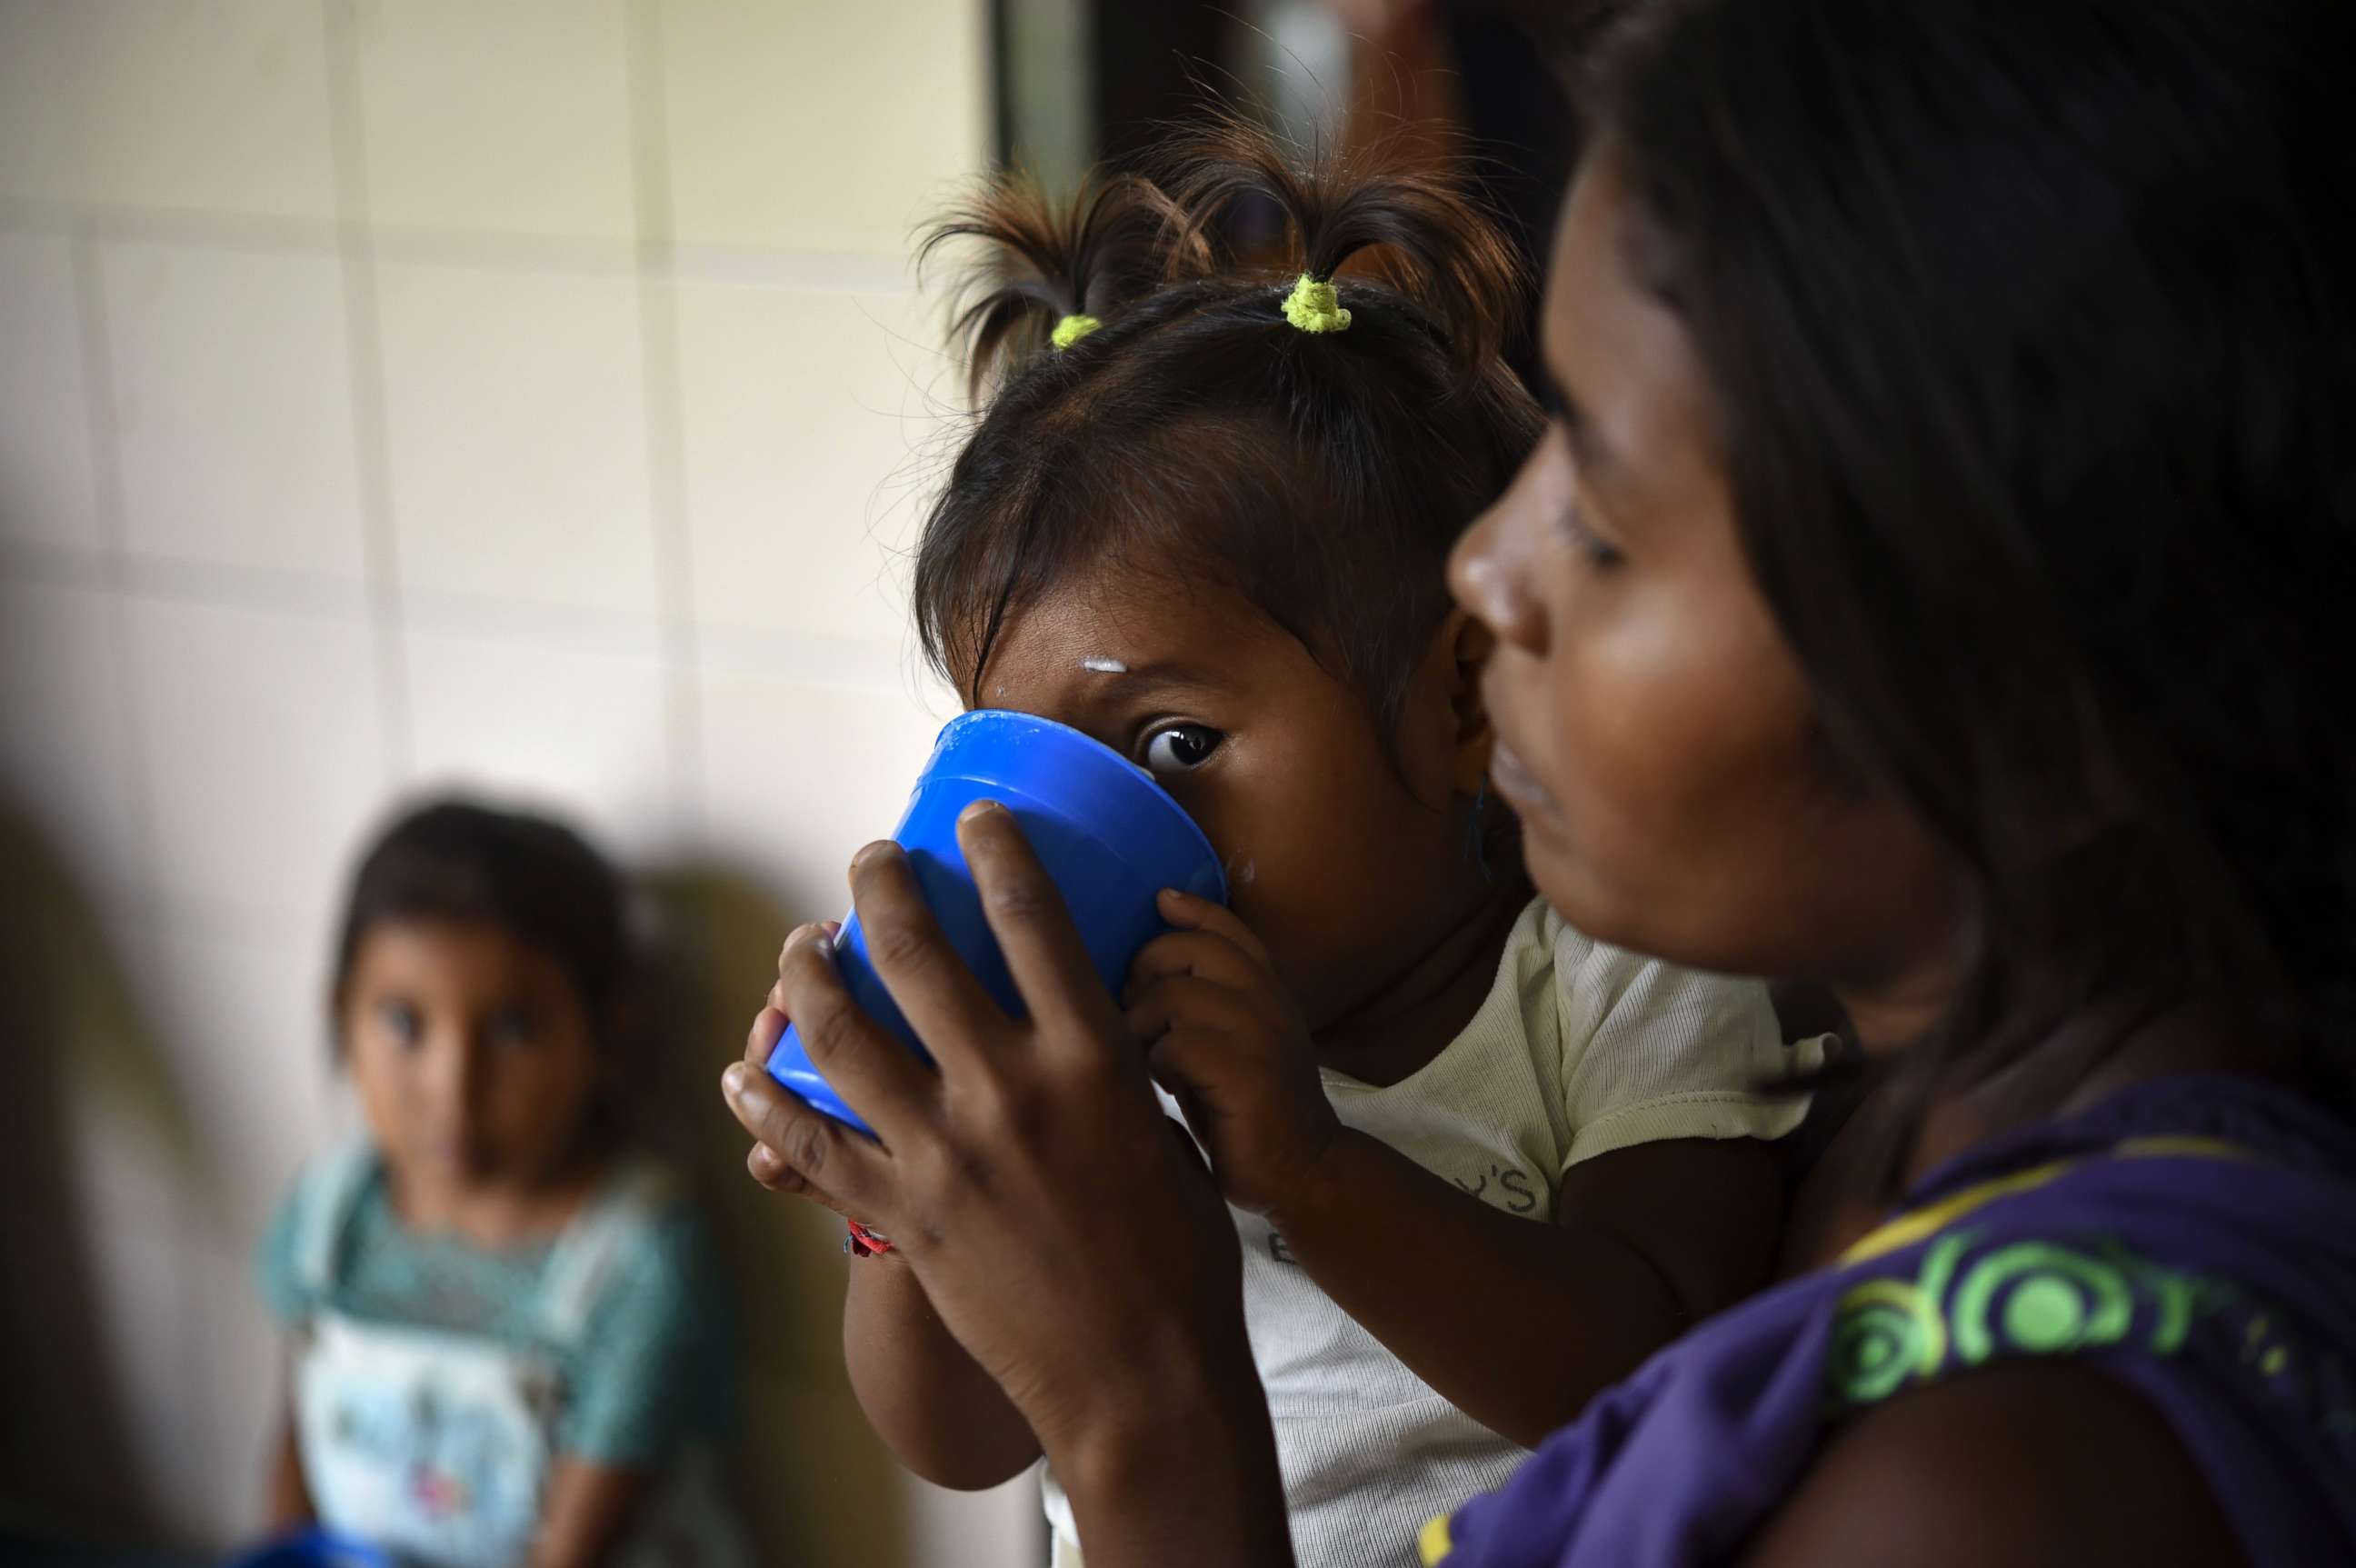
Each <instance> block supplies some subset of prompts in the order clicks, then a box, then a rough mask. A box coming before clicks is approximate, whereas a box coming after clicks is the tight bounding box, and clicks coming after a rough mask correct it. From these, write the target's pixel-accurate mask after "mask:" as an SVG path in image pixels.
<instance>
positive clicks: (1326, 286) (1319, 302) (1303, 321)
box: [1284, 273, 1350, 332]
mask: <svg viewBox="0 0 2356 1568" xmlns="http://www.w3.org/2000/svg"><path fill="white" fill-rule="evenodd" d="M1284 318H1285V319H1286V320H1287V321H1290V322H1291V323H1292V324H1293V325H1294V326H1295V327H1298V328H1301V330H1302V331H1303V332H1346V331H1348V330H1349V328H1350V313H1349V312H1348V311H1346V310H1344V309H1343V308H1342V302H1341V298H1340V296H1339V295H1336V294H1335V293H1334V292H1333V285H1332V284H1330V283H1319V282H1318V281H1317V280H1316V279H1315V278H1313V277H1311V276H1310V275H1309V274H1307V273H1303V274H1301V281H1300V282H1299V283H1296V284H1294V285H1292V292H1291V293H1290V294H1288V295H1285V296H1284Z"/></svg>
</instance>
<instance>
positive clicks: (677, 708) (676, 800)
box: [622, 0, 705, 839]
mask: <svg viewBox="0 0 2356 1568" xmlns="http://www.w3.org/2000/svg"><path fill="white" fill-rule="evenodd" d="M624 4H625V5H626V18H625V20H626V31H625V35H624V38H623V46H622V48H623V57H624V59H623V69H624V71H625V74H626V83H625V85H626V93H627V99H628V113H629V117H630V186H631V196H632V209H633V211H634V213H635V216H636V227H637V263H638V265H637V288H638V344H639V353H640V357H641V361H642V370H641V374H640V384H641V393H642V397H643V400H644V409H645V420H646V440H647V489H648V515H649V517H650V518H651V520H652V521H653V524H654V531H655V539H654V545H655V571H656V573H657V575H658V576H659V583H658V585H657V586H658V589H659V600H660V603H661V606H662V611H661V619H662V647H663V664H664V679H663V711H664V716H665V720H666V723H667V725H668V727H669V745H670V754H671V755H670V766H669V769H668V770H667V771H668V774H669V783H670V790H671V802H670V809H671V817H672V822H673V824H674V827H675V829H676V831H678V832H680V834H681V836H682V837H684V838H688V839H694V838H699V837H701V834H702V831H703V828H704V826H705V824H704V822H703V788H702V786H703V711H702V702H701V692H700V688H699V685H698V680H699V672H698V664H699V658H700V650H699V648H698V637H697V631H696V623H695V557H694V544H693V540H692V539H691V535H690V531H689V526H688V500H687V435H686V428H685V423H684V417H683V413H682V410H681V408H680V382H681V374H680V333H679V300H678V290H677V286H676V283H675V279H674V271H675V262H676V252H677V242H676V240H677V237H676V234H675V228H676V223H675V218H674V214H673V212H672V209H671V189H670V137H669V122H668V120H667V118H666V115H665V113H664V109H665V105H664V99H663V59H662V25H661V21H660V19H659V17H658V16H656V14H655V9H654V6H653V5H651V4H650V3H649V0H624Z"/></svg>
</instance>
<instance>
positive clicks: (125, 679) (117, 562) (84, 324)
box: [69, 220, 163, 904]
mask: <svg viewBox="0 0 2356 1568" xmlns="http://www.w3.org/2000/svg"><path fill="white" fill-rule="evenodd" d="M69 245H70V252H71V255H72V258H73V280H74V313H75V316H76V318H77V319H76V321H75V328H76V334H75V335H76V336H77V337H78V338H80V345H81V373H82V397H83V400H84V402H85V403H86V404H87V409H86V417H87V418H88V420H89V422H90V464H91V489H92V491H93V496H94V499H96V501H97V503H98V526H99V575H98V580H99V585H100V586H101V587H102V590H103V592H104V595H105V599H106V608H107V618H108V620H109V622H110V623H111V624H112V628H113V638H114V658H113V660H112V665H113V671H114V695H115V702H114V710H115V711H114V725H115V727H116V731H117V735H116V739H117V740H118V741H119V742H120V743H121V744H122V746H123V756H124V757H127V758H129V759H130V764H131V766H130V768H128V770H127V771H128V772H129V773H130V778H129V779H126V780H125V781H124V790H125V793H126V794H127V795H128V796H129V798H130V811H131V824H130V826H131V832H132V836H133V838H134V840H135V841H136V842H135V843H134V845H133V846H132V847H133V850H134V857H135V859H136V861H137V864H138V869H137V870H136V871H135V872H134V873H133V878H132V887H131V889H130V890H131V892H132V895H133V896H134V897H137V898H139V899H141V900H142V901H144V902H145V903H149V904H153V903H154V902H155V900H156V898H157V896H158V893H159V890H160V889H159V884H158V879H157V873H156V869H155V868H156V866H157V865H158V864H159V863H158V860H157V856H158V854H160V852H161V851H162V848H163V829H162V826H161V824H160V823H159V822H158V821H157V814H156V809H155V772H156V769H155V764H156V758H155V757H151V756H149V755H148V746H147V726H146V725H145V723H143V722H142V721H143V720H144V718H145V714H146V699H145V694H144V693H143V691H142V682H141V681H140V679H139V628H138V625H137V621H136V618H135V616H134V600H133V596H132V595H131V594H130V593H129V591H128V579H129V575H130V569H129V555H130V532H131V530H130V520H129V518H128V516H127V513H126V503H125V502H124V500H123V443H122V435H123V432H122V426H121V422H120V420H119V418H118V416H117V409H116V403H115V394H114V348H113V334H112V328H111V326H110V325H109V322H108V318H107V310H106V275H105V272H104V269H103V268H102V266H101V265H100V264H99V254H98V241H97V239H96V237H95V236H94V235H93V234H92V233H91V229H90V227H89V225H87V224H85V223H83V222H81V221H80V220H76V221H75V223H74V225H73V229H72V232H71V237H70V240H69Z"/></svg>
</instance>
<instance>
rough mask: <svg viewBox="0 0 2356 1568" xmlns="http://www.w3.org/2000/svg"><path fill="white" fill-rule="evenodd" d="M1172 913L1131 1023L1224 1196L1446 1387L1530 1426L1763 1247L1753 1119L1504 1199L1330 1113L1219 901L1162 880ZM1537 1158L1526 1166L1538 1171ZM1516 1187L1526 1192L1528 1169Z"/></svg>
mask: <svg viewBox="0 0 2356 1568" xmlns="http://www.w3.org/2000/svg"><path fill="white" fill-rule="evenodd" d="M1162 913H1163V914H1164V915H1165V916H1166V917H1168V918H1169V919H1170V920H1171V922H1172V924H1173V925H1175V926H1177V927H1179V928H1180V931H1181V934H1179V935H1175V936H1171V937H1165V938H1163V939H1162V940H1160V941H1158V942H1156V943H1155V944H1153V946H1152V947H1150V948H1148V949H1147V950H1146V951H1145V952H1144V953H1143V954H1142V955H1141V956H1140V958H1139V960H1138V963H1137V966H1136V968H1135V970H1134V971H1133V972H1132V973H1131V977H1130V997H1129V1004H1130V1007H1129V1021H1130V1028H1131V1030H1132V1032H1134V1033H1135V1034H1136V1035H1137V1036H1139V1037H1140V1038H1141V1039H1143V1040H1145V1041H1148V1042H1151V1058H1150V1059H1151V1062H1152V1065H1153V1070H1154V1076H1155V1077H1156V1078H1157V1079H1161V1080H1162V1084H1163V1087H1165V1088H1167V1089H1169V1090H1171V1091H1172V1092H1173V1093H1174V1094H1176V1095H1177V1096H1178V1098H1179V1099H1180V1101H1182V1102H1183V1104H1184V1106H1185V1108H1186V1113H1187V1120H1188V1122H1190V1123H1191V1124H1192V1125H1193V1127H1194V1132H1195V1134H1196V1136H1198V1137H1200V1138H1201V1139H1202V1140H1203V1141H1204V1144H1205V1146H1206V1147H1207V1148H1208V1149H1209V1151H1210V1155H1211V1162H1212V1165H1214V1167H1215V1169H1216V1170H1217V1173H1218V1177H1219V1185H1220V1187H1221V1188H1222V1189H1223V1190H1224V1191H1225V1193H1226V1197H1227V1200H1228V1201H1229V1202H1230V1203H1233V1204H1235V1205H1236V1206H1237V1207H1238V1208H1244V1209H1247V1210H1248V1211H1250V1212H1253V1213H1256V1214H1260V1215H1264V1216H1266V1217H1267V1218H1268V1219H1269V1221H1270V1222H1271V1223H1272V1224H1273V1225H1274V1226H1275V1227H1276V1230H1277V1233H1278V1235H1279V1236H1280V1237H1281V1238H1282V1240H1283V1244H1284V1246H1285V1249H1286V1255H1287V1256H1288V1257H1289V1258H1290V1260H1291V1261H1292V1262H1297V1263H1299V1264H1300V1265H1301V1267H1303V1268H1305V1269H1307V1270H1308V1271H1309V1273H1310V1275H1311V1277H1312V1278H1313V1279H1314V1280H1316V1282H1317V1283H1318V1284H1319V1285H1320V1286H1321V1287H1323V1290H1324V1291H1325V1294H1328V1295H1330V1296H1332V1297H1333V1300H1334V1301H1335V1302H1336V1303H1338V1304H1339V1305H1341V1307H1342V1308H1343V1310H1344V1311H1345V1312H1347V1313H1349V1314H1350V1316H1353V1317H1355V1318H1356V1319H1357V1320H1358V1321H1359V1322H1360V1323H1361V1324H1363V1325H1365V1327H1366V1328H1367V1329H1368V1331H1370V1332H1371V1333H1373V1334H1374V1336H1375V1337H1376V1338H1378V1339H1380V1340H1381V1341H1382V1342H1383V1344H1384V1345H1385V1346H1386V1347H1387V1348H1389V1350H1390V1351H1391V1353H1392V1354H1393V1355H1395V1356H1397V1357H1398V1359H1400V1360H1401V1361H1403V1362H1405V1363H1406V1364H1407V1365H1408V1367H1409V1368H1411V1369H1413V1370H1414V1371H1415V1373H1416V1374H1417V1375H1418V1376H1419V1377H1420V1378H1422V1379H1423V1380H1424V1381H1426V1382H1428V1383H1430V1385H1431V1386H1432V1387H1433V1388H1434V1389H1437V1390H1438V1391H1440V1393H1441V1394H1443V1395H1444V1396H1446V1397H1447V1399H1448V1400H1449V1401H1450V1402H1451V1403H1453V1404H1455V1405H1456V1406H1457V1407H1458V1408H1460V1409H1462V1410H1463V1411H1465V1412H1467V1413H1469V1414H1471V1415H1472V1417H1473V1418H1474V1419H1476V1420H1478V1421H1480V1422H1481V1423H1483V1424H1484V1425H1486V1426H1488V1427H1490V1428H1492V1429H1493V1430H1494V1431H1496V1432H1499V1433H1502V1434H1505V1436H1507V1437H1510V1438H1513V1439H1514V1440H1515V1441H1516V1442H1520V1443H1525V1444H1534V1443H1536V1442H1537V1440H1538V1439H1539V1438H1540V1437H1542V1436H1544V1435H1545V1434H1547V1433H1549V1432H1552V1431H1553V1430H1555V1429H1556V1428H1557V1427H1558V1426H1560V1425H1562V1424H1563V1423H1565V1422H1567V1421H1569V1420H1570V1419H1571V1418H1572V1417H1573V1416H1575V1415H1577V1414H1578V1413H1579V1412H1580V1409H1581V1408H1583V1407H1584V1406H1585V1405H1586V1403H1587V1402H1588V1401H1589V1400H1590V1399H1591V1398H1593V1397H1594V1396H1595V1395H1596V1394H1597V1393H1599V1392H1601V1391H1602V1390H1604V1389H1605V1388H1608V1387H1610V1386H1611V1385H1612V1383H1614V1382H1617V1381H1618V1380H1620V1379H1622V1378H1623V1377H1625V1376H1626V1375H1627V1374H1628V1373H1630V1372H1631V1371H1633V1370H1634V1369H1635V1368H1636V1367H1637V1365H1638V1364H1639V1363H1640V1362H1642V1361H1643V1360H1644V1358H1645V1357H1646V1356H1647V1355H1649V1354H1651V1353H1652V1352H1653V1351H1655V1350H1656V1349H1658V1348H1661V1347H1662V1346H1663V1345H1665V1344H1667V1343H1668V1342H1669V1341H1670V1340H1671V1339H1673V1338H1675V1337H1676V1336H1677V1335H1678V1334H1680V1333H1682V1332H1684V1331H1685V1329H1687V1327H1689V1326H1692V1325H1693V1324H1694V1323H1695V1322H1697V1320H1699V1319H1700V1318H1702V1317H1704V1316H1708V1315H1709V1314H1710V1313H1713V1312H1715V1311H1717V1310H1719V1308H1720V1307H1722V1306H1725V1305H1730V1304H1731V1303H1733V1302H1734V1301H1736V1300H1739V1299H1740V1297H1741V1296H1743V1295H1744V1294H1748V1293H1749V1292H1751V1291H1752V1290H1755V1289H1756V1288H1758V1286H1759V1285H1761V1284H1762V1283H1764V1282H1765V1281H1766V1280H1767V1278H1768V1277H1769V1274H1770V1273H1771V1271H1772V1266H1773V1261H1774V1256H1775V1245H1776V1236H1777V1231H1778V1229H1779V1225H1780V1221H1781V1218H1782V1211H1783V1187H1782V1182H1781V1180H1780V1178H1779V1176H1778V1172H1777V1167H1776V1165H1775V1162H1774V1159H1773V1155H1772V1145H1770V1144H1762V1143H1758V1142H1756V1141H1753V1140H1751V1139H1744V1138H1735V1139H1728V1140H1724V1141H1709V1140H1683V1141H1671V1142H1662V1143H1654V1144H1638V1145H1636V1146H1634V1147H1631V1148H1626V1149H1621V1150H1617V1151H1614V1152H1612V1153H1608V1154H1604V1155H1598V1156H1596V1157H1594V1158H1592V1159H1589V1160H1584V1161H1581V1162H1580V1164H1578V1165H1573V1166H1571V1167H1570V1169H1569V1172H1568V1173H1566V1174H1565V1175H1564V1176H1563V1178H1562V1182H1561V1187H1560V1191H1559V1195H1558V1198H1557V1201H1556V1206H1555V1220H1554V1222H1553V1223H1550V1224H1549V1223H1545V1222H1541V1221H1537V1220H1532V1219H1521V1218H1518V1217H1517V1216H1516V1215H1515V1214H1513V1213H1508V1212H1505V1210H1503V1209H1500V1208H1495V1207H1494V1206H1492V1205H1491V1204H1488V1203H1484V1202H1483V1201H1482V1200H1481V1199H1480V1198H1478V1197H1474V1196H1472V1194H1470V1193H1467V1192H1465V1191H1463V1190H1462V1189H1460V1188H1458V1187H1455V1186H1453V1185H1452V1184H1451V1183H1450V1182H1448V1181H1447V1180H1445V1179H1443V1178H1441V1177H1440V1176H1434V1175H1432V1174H1431V1173H1430V1172H1429V1171H1427V1170H1425V1169H1424V1168H1423V1167H1421V1166H1420V1165H1417V1164H1415V1162H1413V1161H1412V1160H1409V1159H1408V1158H1407V1157H1406V1156H1405V1155H1401V1154H1399V1153H1398V1152H1397V1151H1395V1150H1393V1149H1391V1148H1389V1147H1388V1146H1387V1145H1386V1144H1382V1143H1381V1142H1380V1141H1378V1140H1376V1139H1375V1138H1372V1137H1369V1136H1367V1135H1366V1134H1365V1133H1357V1132H1355V1131H1352V1130H1351V1129H1348V1128H1345V1127H1344V1126H1343V1125H1342V1123H1341V1122H1340V1120H1339V1118H1338V1117H1336V1116H1335V1114H1334V1112H1333V1106H1332V1105H1331V1104H1330V1103H1328V1101H1326V1099H1325V1094H1324V1090H1323V1086H1322V1085H1321V1084H1320V1082H1319V1079H1318V1076H1317V1069H1316V1064H1315V1061H1314V1058H1313V1056H1312V1050H1311V1047H1310V1044H1309V1036H1308V1031H1307V1028H1306V1026H1304V1025H1303V1024H1302V1023H1301V1020H1300V1018H1299V1016H1298V1015H1297V1013H1296V1012H1295V1011H1294V1009H1293V1006H1292V1004H1291V1002H1290V999H1289V998H1288V997H1287V996H1286V995H1285V993H1284V992H1283V989H1282V987H1281V986H1280V984H1279V983H1277V981H1276V978H1275V975H1274V972H1273V971H1272V969H1270V967H1269V963H1268V955H1267V951H1266V950H1265V949H1264V948H1262V947H1261V945H1260V943H1259V941H1258V939H1257V938H1256V937H1255V936H1253V934H1252V933H1251V931H1250V930H1249V929H1248V928H1246V927H1245V926H1244V925H1243V923H1242V922H1241V921H1239V920H1238V919H1237V918H1236V917H1235V916H1234V914H1233V913H1231V912H1230V911H1228V910H1226V909H1224V908H1219V907H1218V906H1216V905H1214V904H1208V903H1205V902H1204V901H1203V900H1201V899H1194V898H1187V897H1183V896H1182V895H1175V894H1165V895H1163V905H1162ZM1552 1175H1553V1173H1552V1172H1549V1171H1538V1172H1533V1173H1525V1176H1524V1179H1525V1181H1526V1182H1534V1183H1539V1184H1542V1183H1545V1182H1547V1180H1549V1179H1550V1178H1551V1176H1552ZM1512 1190H1513V1191H1514V1192H1515V1193H1526V1194H1527V1195H1528V1196H1529V1197H1530V1199H1531V1201H1530V1203H1529V1205H1528V1207H1529V1208H1532V1209H1535V1208H1536V1207H1537V1204H1536V1198H1537V1196H1538V1195H1537V1190H1536V1187H1535V1186H1528V1185H1526V1186H1522V1187H1512Z"/></svg>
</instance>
